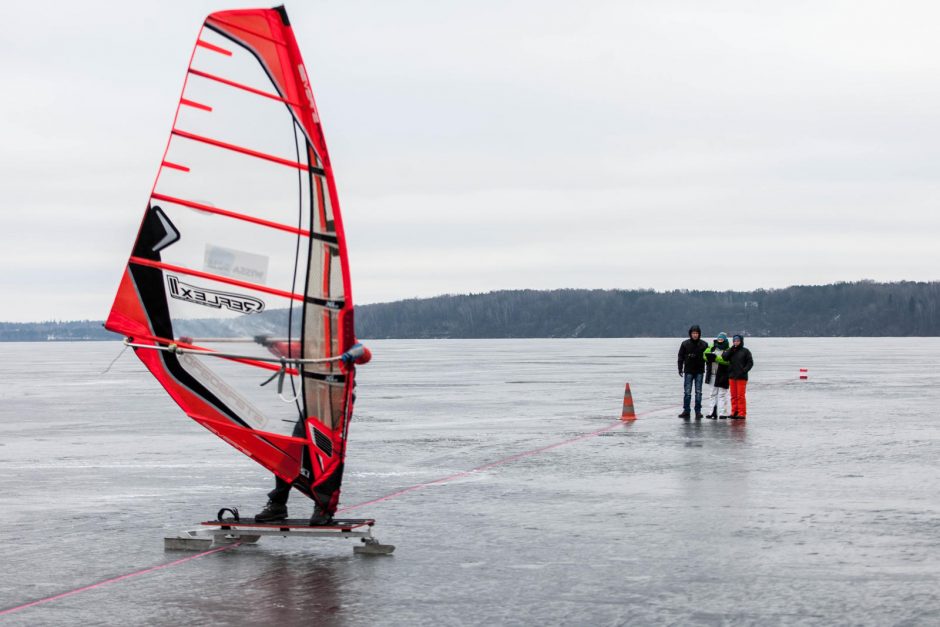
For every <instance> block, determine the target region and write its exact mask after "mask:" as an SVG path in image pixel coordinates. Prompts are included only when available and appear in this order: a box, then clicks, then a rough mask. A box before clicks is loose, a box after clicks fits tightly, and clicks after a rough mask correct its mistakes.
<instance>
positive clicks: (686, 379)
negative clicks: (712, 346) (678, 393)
mask: <svg viewBox="0 0 940 627" xmlns="http://www.w3.org/2000/svg"><path fill="white" fill-rule="evenodd" d="M707 348H708V343H707V342H706V341H705V340H703V339H702V329H701V327H699V326H698V325H697V324H694V325H692V327H691V328H690V329H689V339H687V340H685V341H684V342H682V344H680V345H679V376H680V377H683V383H684V386H683V391H684V395H683V397H682V413H681V414H679V418H683V419H685V420H688V419H689V417H690V416H691V414H692V411H691V410H692V408H691V401H692V386H693V385H695V419H696V420H701V419H702V378H703V377H704V375H705V349H707Z"/></svg>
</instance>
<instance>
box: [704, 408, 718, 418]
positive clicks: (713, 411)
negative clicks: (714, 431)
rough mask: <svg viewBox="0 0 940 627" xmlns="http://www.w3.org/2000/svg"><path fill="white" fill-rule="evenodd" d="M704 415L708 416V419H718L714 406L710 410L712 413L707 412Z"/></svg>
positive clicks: (716, 409)
mask: <svg viewBox="0 0 940 627" xmlns="http://www.w3.org/2000/svg"><path fill="white" fill-rule="evenodd" d="M705 417H706V418H708V419H709V420H717V419H718V408H717V407H716V408H715V409H713V410H712V413H710V414H708V415H707V416H705Z"/></svg>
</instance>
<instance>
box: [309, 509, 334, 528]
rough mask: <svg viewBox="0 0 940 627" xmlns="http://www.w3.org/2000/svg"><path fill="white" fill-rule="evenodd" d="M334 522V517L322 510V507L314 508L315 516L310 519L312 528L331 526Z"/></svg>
mask: <svg viewBox="0 0 940 627" xmlns="http://www.w3.org/2000/svg"><path fill="white" fill-rule="evenodd" d="M331 522H333V515H332V514H327V513H326V512H325V511H323V510H322V509H320V506H319V505H317V506H315V507H314V508H313V516H311V517H310V526H311V527H319V526H321V525H329V524H330V523H331Z"/></svg>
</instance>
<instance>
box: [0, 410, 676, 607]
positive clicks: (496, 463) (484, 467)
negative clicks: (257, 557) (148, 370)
mask: <svg viewBox="0 0 940 627" xmlns="http://www.w3.org/2000/svg"><path fill="white" fill-rule="evenodd" d="M674 407H676V405H668V406H666V407H660V408H657V409H651V410H649V411H645V412H641V413H639V414H637V416H647V415H649V414H655V413H657V412H661V411H665V410H667V409H672V408H674ZM623 424H624V423H623V422H621V421H620V420H618V421H617V422H614V423H612V424H609V425H607V426H606V427H604V428H603V429H598V430H597V431H591V432H590V433H585V434H582V435H579V436H576V437H573V438H570V439H568V440H562V441H561V442H555V443H554V444H549V445H547V446H541V447H539V448H534V449H531V450H528V451H522V452H521V453H516V454H514V455H510V456H508V457H503V458H502V459H497V460H496V461H492V462H488V463H486V464H483V465H482V466H477V467H476V468H471V469H470V470H463V471H461V472H457V473H454V474H452V475H448V476H446V477H442V478H440V479H435V480H433V481H425V482H424V483H419V484H416V485H413V486H409V487H407V488H402V489H401V490H397V491H395V492H392V493H390V494H386V495H385V496H380V497H379V498H376V499H372V500H370V501H364V502H362V503H357V504H355V505H350V506H349V507H341V508H340V509H338V510H337V513H339V512H348V511H350V510H354V509H358V508H360V507H365V506H366V505H374V504H375V503H381V502H383V501H390V500H392V499H394V498H397V497H399V496H403V495H405V494H408V493H409V492H414V491H416V490H420V489H421V488H426V487H428V486H432V485H441V484H445V483H448V482H450V481H454V480H456V479H461V478H463V477H467V476H470V475H472V474H474V473H477V472H482V471H484V470H489V469H490V468H495V467H496V466H502V465H503V464H509V463H511V462H514V461H517V460H520V459H523V458H526V457H531V456H533V455H538V454H539V453H544V452H545V451H550V450H552V449H555V448H559V447H562V446H567V445H568V444H574V443H575V442H580V441H582V440H587V439H589V438H593V437H597V436H599V435H600V434H602V433H606V432H608V431H612V430H614V429H616V428H617V427H620V426H622V425H623ZM239 544H241V543H240V542H236V543H233V544H230V545H227V546H223V547H219V548H216V549H209V550H208V551H203V552H202V553H197V554H196V555H190V556H189V557H184V558H182V559H178V560H174V561H172V562H167V563H166V564H160V565H158V566H151V567H150V568H144V569H143V570H138V571H134V572H132V573H127V574H125V575H119V576H117V577H112V578H110V579H105V580H104V581H99V582H97V583H93V584H89V585H87V586H82V587H81V588H75V589H74V590H69V591H68V592H62V593H59V594H56V595H53V596H50V597H46V598H44V599H38V600H36V601H30V602H29V603H23V604H22V605H16V606H14V607H10V608H7V609H5V610H0V616H4V615H6V614H12V613H13V612H18V611H20V610H25V609H27V608H30V607H35V606H37V605H42V604H44V603H51V602H52V601H58V600H59V599H64V598H65V597H70V596H73V595H76V594H79V593H81V592H87V591H88V590H95V589H96V588H101V587H104V586H107V585H109V584H112V583H117V582H119V581H124V580H125V579H131V578H133V577H139V576H141V575H146V574H149V573H152V572H156V571H158V570H163V569H165V568H170V567H171V566H178V565H179V564H185V563H186V562H189V561H192V560H194V559H199V558H200V557H205V556H206V555H211V554H213V553H219V552H220V551H227V550H229V549H233V548H235V547H236V546H238V545H239Z"/></svg>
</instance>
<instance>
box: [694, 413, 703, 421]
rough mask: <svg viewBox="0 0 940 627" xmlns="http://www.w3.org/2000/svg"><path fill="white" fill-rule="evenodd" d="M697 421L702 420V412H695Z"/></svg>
mask: <svg viewBox="0 0 940 627" xmlns="http://www.w3.org/2000/svg"><path fill="white" fill-rule="evenodd" d="M695 419H696V420H701V419H702V412H700V411H697V412H695Z"/></svg>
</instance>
